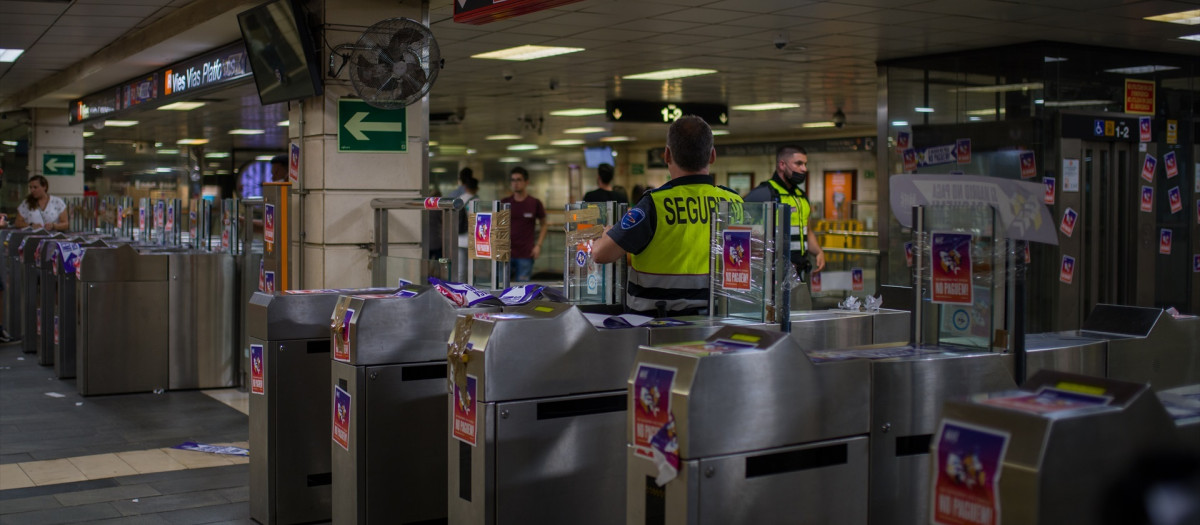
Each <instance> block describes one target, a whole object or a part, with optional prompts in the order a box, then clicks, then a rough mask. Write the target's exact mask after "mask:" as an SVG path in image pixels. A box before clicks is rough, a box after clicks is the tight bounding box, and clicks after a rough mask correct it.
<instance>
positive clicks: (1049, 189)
mask: <svg viewBox="0 0 1200 525" xmlns="http://www.w3.org/2000/svg"><path fill="white" fill-rule="evenodd" d="M1042 184H1045V185H1046V195H1045V196H1043V197H1042V202H1044V203H1046V204H1051V205H1053V204H1054V177H1042Z"/></svg>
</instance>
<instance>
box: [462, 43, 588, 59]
mask: <svg viewBox="0 0 1200 525" xmlns="http://www.w3.org/2000/svg"><path fill="white" fill-rule="evenodd" d="M579 51H583V48H582V47H552V46H517V47H510V48H508V49H500V50H497V51H490V52H487V53H480V54H478V55H471V58H490V59H495V60H515V61H520V62H523V61H526V60H537V59H539V58H547V57H552V56H558V55H565V54H567V53H577V52H579Z"/></svg>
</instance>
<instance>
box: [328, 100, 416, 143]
mask: <svg viewBox="0 0 1200 525" xmlns="http://www.w3.org/2000/svg"><path fill="white" fill-rule="evenodd" d="M405 116H406V112H405V110H404V109H403V108H401V109H379V108H376V107H372V106H370V105H367V103H366V102H363V101H362V100H359V99H341V100H339V101H338V151H344V152H357V153H371V152H373V153H397V152H405V151H408V133H406V131H407V130H406V127H405Z"/></svg>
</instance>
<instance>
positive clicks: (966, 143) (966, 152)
mask: <svg viewBox="0 0 1200 525" xmlns="http://www.w3.org/2000/svg"><path fill="white" fill-rule="evenodd" d="M954 158H955V160H956V161H957V162H958V164H970V163H971V139H958V140H956V141H954Z"/></svg>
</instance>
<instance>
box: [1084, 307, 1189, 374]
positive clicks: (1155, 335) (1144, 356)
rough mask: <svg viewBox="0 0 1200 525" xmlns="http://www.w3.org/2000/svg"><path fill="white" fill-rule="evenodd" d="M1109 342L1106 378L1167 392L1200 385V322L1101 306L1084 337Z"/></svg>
mask: <svg viewBox="0 0 1200 525" xmlns="http://www.w3.org/2000/svg"><path fill="white" fill-rule="evenodd" d="M1079 335H1080V336H1083V337H1096V338H1103V339H1107V340H1108V356H1107V360H1106V365H1105V366H1106V372H1107V373H1106V377H1108V378H1109V379H1116V380H1120V381H1131V382H1135V383H1149V384H1150V386H1151V388H1153V389H1155V390H1165V389H1170V388H1175V387H1179V386H1184V385H1192V384H1196V383H1200V351H1197V349H1198V348H1200V317H1196V316H1187V317H1183V318H1178V319H1177V318H1175V317H1173V316H1171V314H1169V313H1167V312H1165V311H1163V310H1162V309H1159V308H1143V307H1137V306H1118V305H1112V304H1098V305H1096V307H1095V308H1093V309H1092V312H1091V313H1090V314H1089V315H1088V317H1087V319H1086V320H1085V321H1084V323H1083V327H1082V329H1081V330H1080V332H1079Z"/></svg>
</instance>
